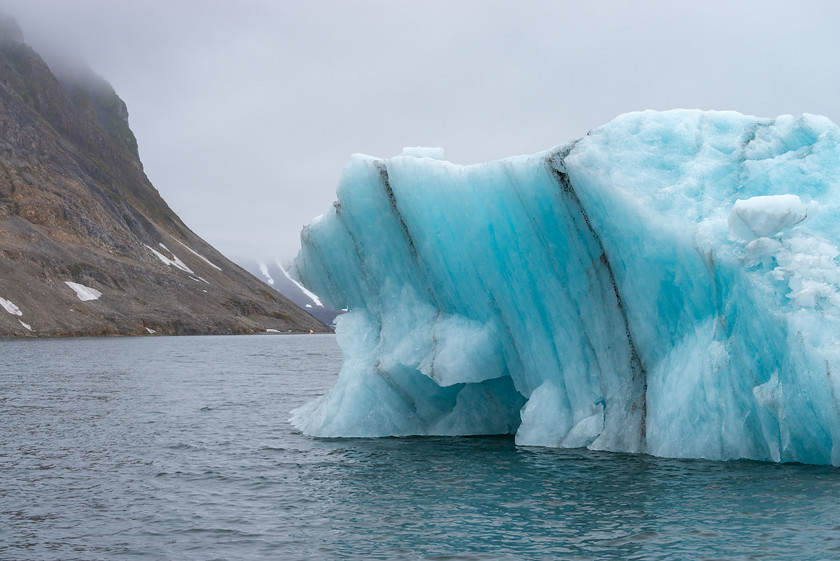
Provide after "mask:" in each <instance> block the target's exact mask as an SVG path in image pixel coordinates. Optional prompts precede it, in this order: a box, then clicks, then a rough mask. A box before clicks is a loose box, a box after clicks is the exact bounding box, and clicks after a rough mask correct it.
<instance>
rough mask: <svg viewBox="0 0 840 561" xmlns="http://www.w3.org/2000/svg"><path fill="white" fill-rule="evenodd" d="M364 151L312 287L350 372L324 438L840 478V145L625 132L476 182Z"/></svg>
mask: <svg viewBox="0 0 840 561" xmlns="http://www.w3.org/2000/svg"><path fill="white" fill-rule="evenodd" d="M442 156H443V155H442V151H440V150H435V149H408V150H406V151H404V153H403V155H401V156H398V157H394V158H391V159H386V160H382V159H376V158H371V157H367V156H358V155H357V156H354V157H353V158H352V160H351V162H350V163H349V164H348V166H347V167H346V169H345V170H344V173H343V175H342V177H341V180H340V184H339V187H338V201H337V202H336V203H335V204H334V206H333V208H332V209H331V210H330V211H329V213H327V214H326V215H324V216H322V217H319V218H317V219H316V220H314V221H313V222H312V223H311V224H310V225H308V226H307V227H306V228H304V231H303V233H302V249H301V252H300V254H299V255H298V257H297V261H296V268H297V273H298V275H299V277H300V279H302V280H303V282H304V284H306V286H307V287H309V288H310V289H311V290H312V291H314V292H315V293H317V294H319V295H320V296H321V297H322V298H323V299H324V300H326V301H327V302H328V303H329V304H330V305H331V306H333V307H334V308H336V309H342V308H347V309H348V310H349V312H348V313H347V314H345V315H343V316H341V317H340V318H339V320H338V322H337V323H338V328H337V333H338V341H339V344H340V346H341V349H342V355H343V365H342V368H341V372H340V374H339V378H338V381H337V383H336V386H335V387H334V388H333V389H332V391H331V392H330V393H328V394H327V395H325V396H323V397H321V398H319V399H317V400H315V401H314V402H312V403H310V404H307V405H305V406H304V407H302V408H300V409H298V410H297V411H295V412H294V416H293V418H292V422H293V423H294V424H295V425H296V426H297V427H299V428H300V429H301V430H303V431H304V432H305V433H307V434H311V435H317V436H384V435H426V434H438V435H474V434H495V433H514V434H516V441H517V443H518V444H521V445H539V446H561V447H582V446H586V447H589V448H593V449H602V450H615V451H627V452H645V453H650V454H654V455H660V456H675V457H696V458H710V459H734V458H753V459H760V460H772V461H777V462H778V461H797V462H807V463H819V464H834V465H838V464H840V403H839V402H838V397H840V387H838V376H840V344H838V343H839V342H840V322H839V321H838V319H840V266H838V265H839V264H840V262H838V255H840V251H838V244H840V220H838V204H840V130H838V128H837V127H836V126H835V125H834V124H832V123H831V122H830V121H829V120H828V119H825V118H823V117H818V116H813V115H804V116H802V117H799V118H795V117H791V116H782V117H778V118H776V119H757V118H754V117H748V116H744V115H740V114H737V113H728V112H699V111H671V112H666V113H657V112H641V113H633V114H628V115H623V116H621V117H619V118H617V119H615V120H614V121H612V122H611V123H609V124H608V125H606V126H604V127H601V128H599V129H596V130H594V131H592V132H591V133H590V134H588V135H587V136H586V137H584V138H582V139H580V140H578V141H575V142H572V143H570V144H568V145H565V146H561V147H559V148H556V149H553V150H549V151H547V152H544V153H540V154H536V155H532V156H524V157H516V158H509V159H506V160H501V161H496V162H490V163H487V164H482V165H473V166H459V165H454V164H452V163H449V162H446V161H443V160H442Z"/></svg>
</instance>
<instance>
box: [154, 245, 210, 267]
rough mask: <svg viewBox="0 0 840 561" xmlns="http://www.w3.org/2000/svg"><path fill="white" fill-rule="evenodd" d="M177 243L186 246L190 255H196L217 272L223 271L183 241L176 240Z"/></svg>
mask: <svg viewBox="0 0 840 561" xmlns="http://www.w3.org/2000/svg"><path fill="white" fill-rule="evenodd" d="M176 241H177V242H178V243H179V244H181V245H182V246H184V247H185V248H187V251H189V252H190V253H192V254H193V255H195V256H196V257H198V258H199V259H201V260H202V261H204V262H205V263H207V264H208V265H210V266H211V267H213V268H214V269H216V270H217V271H221V270H222V268H221V267H219V266H218V265H216V264H215V263H212V262H211V261H210V260H209V259H207V258H206V257H204V256H203V255H202V254H200V253H198V252H197V251H195V250H194V249H193V248H191V247H190V246H188V245H187V244H185V243H184V242H182V241H181V240H176ZM161 245H163V244H161Z"/></svg>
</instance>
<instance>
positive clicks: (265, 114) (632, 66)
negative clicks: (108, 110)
mask: <svg viewBox="0 0 840 561" xmlns="http://www.w3.org/2000/svg"><path fill="white" fill-rule="evenodd" d="M0 6H2V8H3V9H4V11H5V12H6V13H8V14H9V15H12V16H14V17H15V18H16V19H17V20H18V22H19V23H20V25H21V27H22V28H23V31H24V35H25V36H26V39H27V42H29V43H30V44H32V45H33V46H34V47H35V48H36V50H42V51H43V50H47V49H55V48H58V49H60V50H61V51H63V52H70V53H76V54H77V55H78V56H79V57H81V58H83V59H85V60H86V61H87V62H88V64H89V65H90V67H91V68H92V69H93V70H94V71H95V72H97V73H98V74H100V75H102V76H103V77H104V78H105V79H107V80H108V81H109V82H111V84H113V86H114V87H115V89H116V90H117V93H119V95H120V96H121V97H122V98H123V99H124V100H125V102H126V103H127V105H128V110H129V113H130V117H129V123H130V125H131V128H132V129H133V130H134V133H135V134H136V136H137V140H138V143H139V146H140V157H141V159H142V160H143V163H144V166H145V169H146V173H147V175H148V176H149V178H150V179H151V180H152V182H153V183H154V185H155V186H156V187H157V188H158V190H159V191H160V193H161V194H162V195H163V197H164V199H166V201H167V202H168V203H169V204H170V206H171V207H172V208H173V209H174V210H175V211H176V212H177V213H178V214H179V215H180V216H181V218H182V219H183V220H184V221H185V222H186V224H187V225H188V226H190V227H191V228H192V229H193V230H194V231H195V232H196V233H198V234H199V235H200V236H202V237H203V238H204V239H206V240H207V241H208V242H210V243H211V244H213V245H214V246H216V248H218V249H219V250H220V251H222V252H223V253H225V254H226V255H227V256H228V257H230V258H232V259H234V260H236V261H238V262H240V263H242V264H246V265H247V264H249V262H253V261H256V260H263V261H272V260H275V259H280V260H282V261H283V262H284V263H289V262H290V261H291V260H292V258H293V257H294V255H295V253H296V252H297V249H298V247H299V239H298V236H299V232H300V229H301V227H302V226H303V225H304V224H305V223H306V222H308V221H309V220H310V219H311V218H313V217H314V216H316V215H318V214H321V213H323V212H326V211H327V210H328V208H329V206H330V204H331V202H332V201H333V200H334V198H335V187H336V183H337V180H338V177H339V174H340V173H341V169H342V167H343V166H344V164H345V163H346V162H347V160H348V158H349V156H350V155H351V154H352V153H354V152H362V153H367V154H372V155H375V156H382V157H388V156H393V155H396V154H399V152H400V151H401V148H402V147H403V146H417V145H425V146H442V147H443V148H444V149H445V150H446V157H447V159H449V160H451V161H453V162H456V163H463V164H469V163H478V162H482V161H486V160H491V159H498V158H502V157H506V156H513V155H518V154H527V153H533V152H537V151H540V150H544V149H547V148H551V147H552V146H555V145H558V144H562V143H564V142H566V141H568V140H572V139H574V138H577V137H579V136H581V135H584V134H586V132H587V131H588V130H590V129H592V128H595V127H598V126H600V125H602V124H604V123H606V122H608V121H609V120H611V119H612V118H613V117H615V116H616V115H618V114H620V113H625V112H628V111H635V110H641V109H671V108H677V107H685V108H702V109H733V110H737V111H741V112H744V113H749V114H753V115H759V116H776V115H778V114H782V113H792V114H800V113H803V112H807V113H820V114H824V115H827V116H828V117H830V118H831V119H832V120H833V121H835V122H840V58H838V57H840V32H838V27H840V2H835V1H834V0H798V1H797V2H775V1H754V2H738V1H735V0H727V1H711V0H706V1H703V2H691V1H679V2H676V1H656V2H654V1H649V2H631V1H628V0H624V1H621V0H615V1H613V0H593V1H580V0H575V1H560V0H558V1H553V2H549V1H527V0H518V1H510V2H494V1H461V2H459V1H456V0H448V1H436V0H431V1H430V0H424V1H422V2H418V1H412V2H408V1H405V2H402V1H397V0H389V1H352V2H351V1H348V2H339V1H335V0H334V1H300V2H283V1H278V0H271V1H270V0H237V1H236V2H233V1H228V2H222V1H208V0H63V1H59V0H0Z"/></svg>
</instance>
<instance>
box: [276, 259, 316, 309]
mask: <svg viewBox="0 0 840 561" xmlns="http://www.w3.org/2000/svg"><path fill="white" fill-rule="evenodd" d="M277 266H278V267H280V270H281V271H283V274H284V275H286V278H287V279H289V280H290V281H292V282H293V283H294V284H295V286H297V287H298V288H299V289H301V291H302V292H303V293H304V294H306V295H307V296H309V298H310V299H311V300H312V301H313V302H315V305H317V306H320V307H322V308H323V307H324V305H323V304H322V303H321V299H320V298H318V296H317V295H316V294H315V293H314V292H310V291H309V290H307V288H306V287H305V286H303V285H302V284H300V283H299V282H298V281H296V280H295V279H293V278H292V277H291V275H289V272H288V271H287V270H286V269H284V268H283V266H282V265H280V263H277Z"/></svg>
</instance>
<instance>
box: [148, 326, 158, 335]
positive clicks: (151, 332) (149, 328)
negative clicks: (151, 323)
mask: <svg viewBox="0 0 840 561" xmlns="http://www.w3.org/2000/svg"><path fill="white" fill-rule="evenodd" d="M146 331H148V332H149V334H154V333H157V331H155V330H154V329H152V328H151V327H147V328H146Z"/></svg>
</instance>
